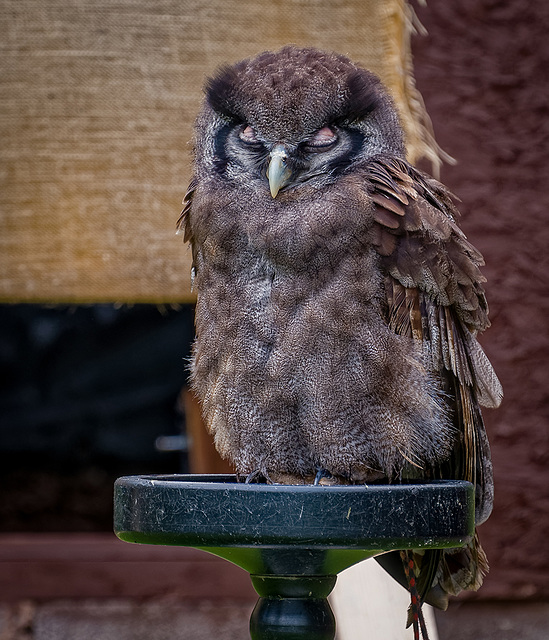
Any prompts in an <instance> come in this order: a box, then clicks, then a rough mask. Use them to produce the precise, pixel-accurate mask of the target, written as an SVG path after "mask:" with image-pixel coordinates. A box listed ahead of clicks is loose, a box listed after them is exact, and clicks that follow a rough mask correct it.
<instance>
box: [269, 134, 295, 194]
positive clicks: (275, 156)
mask: <svg viewBox="0 0 549 640" xmlns="http://www.w3.org/2000/svg"><path fill="white" fill-rule="evenodd" d="M270 156H271V160H270V162H269V167H268V168H267V178H268V179H269V187H270V189H271V195H272V196H273V198H276V196H277V194H278V192H279V191H280V189H282V187H284V186H285V185H286V184H288V181H289V180H290V176H291V173H292V172H291V171H290V169H289V168H288V166H287V165H286V159H287V157H288V155H287V153H286V149H284V147H283V146H282V145H281V144H277V145H276V147H274V149H273V150H272V151H271V153H270Z"/></svg>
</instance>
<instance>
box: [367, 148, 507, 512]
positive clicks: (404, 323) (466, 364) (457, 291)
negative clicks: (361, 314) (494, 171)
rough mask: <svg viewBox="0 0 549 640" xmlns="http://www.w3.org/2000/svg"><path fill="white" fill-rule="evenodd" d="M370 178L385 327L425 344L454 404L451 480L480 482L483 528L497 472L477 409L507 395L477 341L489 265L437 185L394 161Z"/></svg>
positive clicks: (382, 162) (483, 324)
mask: <svg viewBox="0 0 549 640" xmlns="http://www.w3.org/2000/svg"><path fill="white" fill-rule="evenodd" d="M367 180H368V189H369V192H370V196H371V198H372V200H373V202H374V220H375V222H374V225H373V239H372V242H373V245H374V247H375V248H376V250H377V251H378V252H379V254H380V255H381V262H382V267H383V269H384V272H385V274H386V278H385V287H386V300H387V322H388V324H389V326H390V327H391V328H392V329H393V330H394V331H395V333H398V334H401V335H408V336H410V337H413V338H414V339H416V340H418V341H421V344H422V348H423V352H424V357H425V362H426V366H427V367H428V368H429V369H430V371H431V372H432V373H433V375H437V376H440V377H441V378H442V379H443V380H444V381H445V385H446V389H447V392H448V395H449V397H450V398H453V399H455V404H454V406H453V407H452V408H453V412H454V423H455V424H456V426H457V428H458V430H459V431H460V439H459V442H458V444H457V446H456V450H455V452H454V454H453V457H452V459H451V460H450V461H449V462H448V465H449V469H447V470H445V471H446V472H448V471H449V472H450V473H451V474H452V475H450V476H446V477H458V478H463V479H466V480H470V481H471V482H473V483H475V484H476V486H477V522H482V521H484V520H485V519H486V518H487V517H488V515H489V513H490V511H491V506H492V478H491V475H492V471H491V464H490V454H489V448H488V441H487V438H486V434H485V430H484V425H483V422H482V416H481V414H480V409H479V407H478V404H481V405H483V406H486V407H497V406H498V405H499V404H500V402H501V399H502V396H503V393H502V389H501V385H500V383H499V380H498V379H497V376H496V374H495V372H494V370H493V368H492V365H491V364H490V362H489V360H488V358H487V357H486V355H485V354H484V352H483V350H482V348H481V346H480V345H479V344H478V342H477V340H476V335H477V333H478V332H479V331H483V330H484V329H486V328H487V327H488V326H489V321H488V307H487V304H486V298H485V296H484V290H483V287H482V283H483V282H485V278H484V277H483V276H482V274H481V273H480V269H479V267H480V266H482V265H483V264H484V261H483V259H482V256H481V254H480V253H479V252H478V251H477V250H476V249H475V248H474V247H473V246H472V245H471V244H470V243H469V242H468V241H467V238H466V237H465V234H464V233H463V232H462V231H461V229H459V227H458V226H457V224H456V222H455V217H456V216H457V215H458V212H457V209H456V208H455V206H454V204H453V202H452V199H451V195H450V193H449V192H448V191H447V190H446V188H445V187H444V186H443V185H441V184H440V183H439V182H437V181H436V180H434V179H432V178H430V177H428V176H426V175H424V174H422V173H420V172H419V171H417V170H416V169H414V168H413V167H411V166H410V165H408V164H407V163H406V162H405V161H403V160H401V159H399V158H396V157H390V156H389V157H387V156H383V157H378V158H376V159H375V160H374V161H371V162H370V163H369V164H368V169H367Z"/></svg>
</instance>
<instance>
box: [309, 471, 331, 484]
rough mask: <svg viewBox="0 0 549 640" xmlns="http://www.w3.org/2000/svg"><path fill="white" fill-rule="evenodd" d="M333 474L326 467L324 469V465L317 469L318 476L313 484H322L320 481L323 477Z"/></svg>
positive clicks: (329, 476)
mask: <svg viewBox="0 0 549 640" xmlns="http://www.w3.org/2000/svg"><path fill="white" fill-rule="evenodd" d="M331 477H332V474H331V473H330V472H329V471H326V469H322V467H319V468H318V469H317V470H316V476H315V481H314V482H313V485H314V486H315V487H316V486H317V485H319V484H320V481H321V480H322V478H331Z"/></svg>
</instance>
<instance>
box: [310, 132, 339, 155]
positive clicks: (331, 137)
mask: <svg viewBox="0 0 549 640" xmlns="http://www.w3.org/2000/svg"><path fill="white" fill-rule="evenodd" d="M336 140H337V135H336V134H335V132H334V131H333V129H331V128H330V127H322V129H319V130H318V131H317V132H316V133H315V134H314V136H313V137H312V138H311V139H310V140H307V145H306V146H307V147H308V148H309V149H311V150H313V151H322V150H324V149H327V148H328V147H331V146H332V145H333V144H334V143H335V142H336Z"/></svg>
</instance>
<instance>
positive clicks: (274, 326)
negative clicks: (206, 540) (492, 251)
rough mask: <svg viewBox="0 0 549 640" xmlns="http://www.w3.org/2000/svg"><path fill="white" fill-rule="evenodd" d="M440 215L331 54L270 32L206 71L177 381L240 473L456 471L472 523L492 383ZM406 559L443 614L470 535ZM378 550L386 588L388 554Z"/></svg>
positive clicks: (392, 558)
mask: <svg viewBox="0 0 549 640" xmlns="http://www.w3.org/2000/svg"><path fill="white" fill-rule="evenodd" d="M457 216H458V212H457V210H456V208H455V205H454V201H453V197H452V195H451V194H450V193H449V192H448V190H447V189H446V188H445V187H444V186H443V185H442V184H440V183H439V182H437V181H436V180H434V179H433V178H431V177H429V176H428V175H426V174H425V173H422V172H420V171H419V170H417V169H415V168H414V167H412V166H411V165H410V164H409V163H408V162H407V161H406V159H405V147H404V139H403V131H402V128H401V125H400V123H399V118H398V115H397V111H396V109H395V106H394V104H393V102H392V100H391V98H390V97H389V95H388V93H387V91H386V90H385V88H384V87H383V85H382V84H381V82H380V80H379V79H378V78H377V77H376V76H375V75H374V74H372V73H371V72H369V71H367V70H365V69H362V68H360V67H359V66H357V65H356V64H354V63H353V62H352V61H350V60H349V59H348V58H346V57H344V56H342V55H338V54H334V53H327V52H322V51H319V50H316V49H309V48H304V49H303V48H296V47H292V46H288V47H285V48H283V49H281V50H280V51H277V52H265V53H262V54H260V55H258V56H257V57H255V58H253V59H247V60H243V61H241V62H238V63H237V64H234V65H233V66H228V67H226V68H223V69H221V70H220V71H219V73H218V74H217V75H216V76H215V77H213V78H211V79H209V80H208V81H207V84H206V87H205V100H204V103H203V106H202V109H201V111H200V114H199V116H198V118H197V122H196V129H195V162H194V177H193V179H192V182H191V184H190V186H189V189H188V192H187V194H186V196H185V200H184V209H183V212H182V214H181V217H180V220H179V223H178V224H179V228H180V230H181V231H182V232H183V233H184V236H185V240H186V241H188V242H190V244H191V247H192V254H193V270H192V273H193V282H194V287H195V288H196V290H197V304H196V341H195V344H194V350H193V358H192V376H191V377H192V384H193V388H194V390H195V392H196V394H197V396H198V398H199V399H200V401H201V404H202V409H203V416H204V420H205V423H206V425H207V428H208V430H209V431H210V433H211V434H212V435H213V438H214V441H215V445H216V447H217V449H218V451H219V452H220V453H221V455H222V456H224V457H225V458H227V459H229V460H230V461H231V462H232V463H233V464H234V466H235V468H236V470H237V471H238V473H239V474H244V475H246V476H247V477H248V479H251V478H254V477H256V478H261V479H263V480H266V481H268V482H285V483H308V482H316V483H318V482H321V483H375V482H403V481H413V480H414V479H422V480H429V479H439V478H446V479H452V478H456V479H466V480H469V481H471V482H472V483H474V485H475V492H476V522H477V524H480V523H482V522H483V521H484V520H486V518H487V517H488V515H489V514H490V511H491V508H492V499H493V483H492V467H491V462H490V451H489V445H488V441H487V437H486V432H485V429H484V425H483V421H482V416H481V413H480V408H479V405H483V406H486V407H496V406H497V405H498V404H499V403H500V400H501V397H502V391H501V386H500V384H499V381H498V379H497V377H496V375H495V373H494V371H493V369H492V366H491V364H490V362H489V361H488V359H487V357H486V356H485V354H484V352H483V351H482V349H481V347H480V345H479V343H478V342H477V335H478V333H479V332H481V331H483V330H484V329H486V328H487V327H488V326H489V321H488V307H487V304H486V299H485V295H484V290H483V282H484V281H485V278H484V277H483V276H482V275H481V272H480V270H479V267H480V266H482V264H483V259H482V256H481V255H480V253H479V252H478V251H477V250H476V249H475V248H474V247H473V246H472V245H471V244H470V243H469V242H468V240H467V238H466V237H465V235H464V233H463V232H462V231H461V229H460V228H459V226H458V224H457V222H456V219H457ZM413 560H414V563H415V570H416V571H417V573H418V580H417V586H418V590H419V595H420V597H421V599H423V600H426V601H428V602H431V603H433V604H435V605H436V606H439V607H441V608H445V606H446V604H447V596H448V594H454V593H457V592H459V591H460V590H461V589H477V588H478V587H479V586H480V584H481V582H482V576H483V574H484V573H485V571H486V570H487V565H486V559H485V556H484V553H483V551H482V549H481V547H480V545H479V543H478V540H477V539H476V538H475V540H474V541H473V542H472V543H471V545H470V546H469V547H466V548H465V549H463V550H457V551H456V550H454V551H444V552H442V551H440V552H439V551H425V552H423V553H414V556H413ZM380 562H381V563H382V564H383V566H384V567H385V568H386V569H387V570H389V571H390V572H391V573H392V574H393V575H394V576H395V577H396V578H397V579H398V580H399V581H401V582H404V580H405V574H404V571H403V568H402V564H401V563H400V558H399V557H398V552H396V555H394V554H388V555H386V556H382V558H381V559H380ZM398 563H400V565H398ZM397 565H398V566H397Z"/></svg>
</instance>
